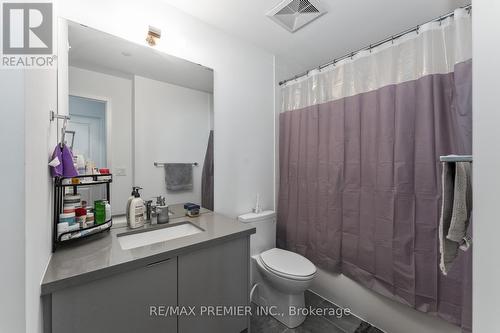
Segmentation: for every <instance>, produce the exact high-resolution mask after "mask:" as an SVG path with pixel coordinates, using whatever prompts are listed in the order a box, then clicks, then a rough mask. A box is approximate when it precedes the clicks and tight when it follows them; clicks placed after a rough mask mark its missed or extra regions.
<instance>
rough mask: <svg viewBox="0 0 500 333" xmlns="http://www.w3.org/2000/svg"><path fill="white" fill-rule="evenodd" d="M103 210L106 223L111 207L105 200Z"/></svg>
mask: <svg viewBox="0 0 500 333" xmlns="http://www.w3.org/2000/svg"><path fill="white" fill-rule="evenodd" d="M104 208H105V211H106V222H108V221H109V220H111V205H110V203H109V202H108V201H107V200H106V201H104Z"/></svg>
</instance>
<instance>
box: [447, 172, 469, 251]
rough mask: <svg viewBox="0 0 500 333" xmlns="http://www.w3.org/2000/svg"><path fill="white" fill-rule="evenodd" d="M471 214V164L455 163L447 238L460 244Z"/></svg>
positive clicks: (465, 234) (463, 238) (465, 235)
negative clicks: (451, 207) (451, 210)
mask: <svg viewBox="0 0 500 333" xmlns="http://www.w3.org/2000/svg"><path fill="white" fill-rule="evenodd" d="M471 212H472V175H471V164H470V163H468V162H457V163H455V188H454V194H453V212H452V215H451V222H450V229H449V230H448V235H447V236H446V238H448V239H449V240H451V241H454V242H457V243H459V244H461V243H462V242H463V241H464V240H465V239H467V228H468V227H469V221H470V217H471Z"/></svg>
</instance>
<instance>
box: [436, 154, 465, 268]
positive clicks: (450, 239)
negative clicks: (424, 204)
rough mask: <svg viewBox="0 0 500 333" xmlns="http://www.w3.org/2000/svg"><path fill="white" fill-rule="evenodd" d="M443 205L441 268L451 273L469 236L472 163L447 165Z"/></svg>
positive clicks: (445, 167)
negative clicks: (459, 250)
mask: <svg viewBox="0 0 500 333" xmlns="http://www.w3.org/2000/svg"><path fill="white" fill-rule="evenodd" d="M441 177H442V204H441V218H440V221H439V245H440V246H439V247H440V254H441V258H440V264H439V267H440V268H441V271H442V272H443V274H444V275H446V274H448V271H449V269H450V268H451V266H452V263H453V261H454V260H455V258H456V257H457V255H458V249H459V248H460V247H461V248H462V249H464V250H466V249H467V248H468V246H469V244H470V238H469V237H468V236H467V235H466V233H467V227H468V225H469V221H470V215H471V211H472V179H471V164H470V163H469V162H455V163H453V162H445V163H443V170H442V175H441Z"/></svg>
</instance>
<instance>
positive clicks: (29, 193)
mask: <svg viewBox="0 0 500 333" xmlns="http://www.w3.org/2000/svg"><path fill="white" fill-rule="evenodd" d="M56 78H57V74H56V70H55V69H54V70H40V69H38V70H35V69H31V70H26V71H25V98H26V101H25V117H26V119H25V129H26V138H25V140H26V142H25V177H26V182H25V187H26V195H25V220H26V224H25V228H26V230H25V233H26V272H25V273H26V332H37V331H39V330H41V327H42V308H41V302H40V283H41V281H42V278H43V274H44V273H45V269H46V267H47V264H48V261H49V259H50V255H51V253H52V246H51V245H52V240H51V237H52V178H51V175H50V173H49V167H48V165H47V163H48V161H49V157H50V156H51V155H52V152H53V150H54V147H55V146H56V144H57V134H56V123H55V122H53V123H51V122H49V117H48V114H49V110H56V109H57V87H56V85H55V84H40V83H42V82H43V83H49V82H52V83H55V82H56Z"/></svg>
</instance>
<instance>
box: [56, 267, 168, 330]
mask: <svg viewBox="0 0 500 333" xmlns="http://www.w3.org/2000/svg"><path fill="white" fill-rule="evenodd" d="M159 305H162V306H163V305H165V306H176V305H177V259H176V258H172V259H169V260H166V261H161V262H158V263H154V264H151V265H148V266H147V267H143V268H140V269H136V270H132V271H130V272H126V273H121V274H117V275H113V276H111V277H109V278H104V279H101V280H96V281H92V282H89V283H86V284H82V285H80V286H76V287H71V288H68V289H63V290H60V291H57V292H55V293H54V294H53V295H52V332H53V333H68V332H71V333H90V332H92V333H101V332H102V333H114V332H119V333H137V332H148V333H156V332H162V333H170V332H172V333H174V332H177V316H175V315H174V316H151V315H150V311H154V310H153V309H154V308H150V307H151V306H159ZM157 312H158V311H157ZM153 313H154V312H153Z"/></svg>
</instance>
